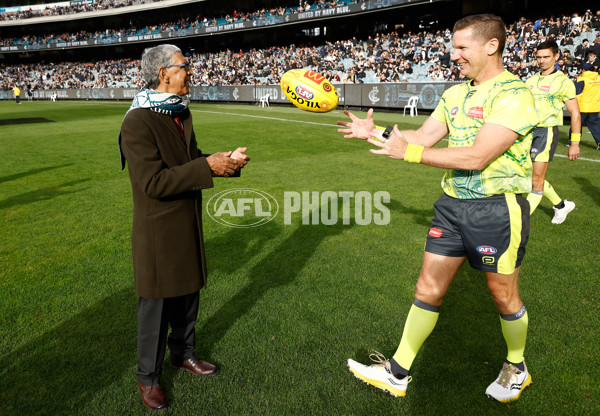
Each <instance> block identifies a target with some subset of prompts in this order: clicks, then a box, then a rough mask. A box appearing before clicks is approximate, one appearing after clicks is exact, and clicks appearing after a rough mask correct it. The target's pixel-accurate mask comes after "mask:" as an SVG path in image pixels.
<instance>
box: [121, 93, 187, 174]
mask: <svg viewBox="0 0 600 416" xmlns="http://www.w3.org/2000/svg"><path fill="white" fill-rule="evenodd" d="M189 104H190V100H189V99H188V98H187V97H180V96H179V95H173V94H169V93H167V92H158V91H154V90H150V89H146V88H142V90H141V91H140V92H139V93H137V95H136V96H135V98H134V99H133V102H132V103H131V107H129V110H127V113H125V117H127V114H129V112H130V111H131V110H135V109H136V108H148V109H150V110H151V111H155V112H157V113H161V114H166V115H169V116H182V115H183V114H185V113H186V112H187V111H188V105H189ZM125 117H124V118H125ZM118 143H119V154H120V156H121V170H123V169H125V156H124V155H123V151H122V150H121V132H120V131H119V140H118Z"/></svg>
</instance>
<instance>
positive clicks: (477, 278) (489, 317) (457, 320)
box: [356, 261, 527, 415]
mask: <svg viewBox="0 0 600 416" xmlns="http://www.w3.org/2000/svg"><path fill="white" fill-rule="evenodd" d="M524 301H525V303H526V302H527V300H526V299H525V300H524ZM410 307H411V304H410V303H407V304H406V305H405V313H406V315H407V314H408V311H409V309H410ZM403 327H404V321H402V322H401V324H400V326H399V327H390V328H383V330H385V331H390V332H392V331H393V332H395V333H398V334H402V330H403ZM399 343H400V337H398V338H397V339H394V340H393V344H391V345H384V346H379V345H378V346H373V348H374V349H375V350H379V351H382V350H383V351H388V354H389V356H390V357H391V356H392V355H393V354H394V352H395V351H396V348H397V346H398V344H399ZM370 352H372V351H370V350H366V349H364V348H361V349H358V350H357V351H356V357H358V361H359V362H362V363H366V364H368V363H369V362H370V360H369V353H370ZM504 358H506V344H505V342H504V338H503V337H502V332H501V328H500V320H499V316H498V312H497V310H496V307H495V305H494V302H493V300H492V298H491V295H490V294H489V291H488V289H487V284H486V278H485V275H484V273H483V272H481V271H478V270H474V269H472V268H471V267H470V266H469V264H468V262H467V261H465V264H463V266H462V268H461V269H460V270H459V272H458V274H457V276H456V278H455V279H454V282H453V283H452V285H451V286H450V289H449V291H448V293H447V294H446V296H445V297H444V301H443V303H442V306H441V310H440V316H439V319H438V322H437V324H436V327H435V329H434V330H433V332H432V334H431V335H430V336H429V338H427V340H426V341H425V343H424V344H423V346H422V347H421V349H420V350H419V353H418V354H417V357H416V359H415V361H414V363H413V365H412V368H411V371H410V374H411V376H412V378H413V380H412V382H411V383H410V384H409V386H408V390H407V396H408V398H409V400H408V401H407V404H408V406H409V407H408V408H407V410H408V409H410V411H407V413H406V414H418V415H425V414H431V415H434V414H436V415H437V414H446V413H448V409H449V408H451V406H455V403H456V397H462V398H463V401H464V403H465V405H466V406H468V410H469V411H470V412H467V414H484V412H487V411H488V410H489V407H488V406H491V407H493V406H494V405H496V403H494V402H492V401H491V400H490V399H488V398H487V397H486V396H485V389H486V388H487V386H488V385H489V384H490V383H491V382H492V381H493V380H494V379H495V378H496V377H497V375H498V372H499V371H500V369H501V366H502V362H503V360H504ZM525 394H526V393H525ZM464 410H465V409H462V410H461V411H464Z"/></svg>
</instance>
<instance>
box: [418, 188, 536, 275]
mask: <svg viewBox="0 0 600 416" xmlns="http://www.w3.org/2000/svg"><path fill="white" fill-rule="evenodd" d="M434 210H435V216H434V218H433V220H432V221H431V228H430V229H429V233H428V235H427V242H426V244H425V251H427V252H429V253H433V254H439V255H442V256H448V257H465V256H466V257H467V259H468V260H469V264H470V265H471V267H473V268H474V269H477V270H481V271H484V272H494V273H502V274H511V273H513V272H514V271H515V269H516V268H517V267H519V266H520V265H521V261H522V260H523V257H524V256H525V245H526V244H527V240H528V239H529V202H527V200H526V199H525V198H523V197H522V196H521V195H515V194H500V195H494V196H491V197H488V198H479V199H457V198H452V197H449V196H448V195H446V194H443V195H442V196H441V197H440V198H439V199H438V200H437V202H436V203H435V204H434Z"/></svg>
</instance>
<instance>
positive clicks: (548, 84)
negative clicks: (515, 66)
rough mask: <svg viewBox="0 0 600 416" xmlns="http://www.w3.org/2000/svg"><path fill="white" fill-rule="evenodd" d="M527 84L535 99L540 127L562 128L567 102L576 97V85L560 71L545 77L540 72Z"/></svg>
mask: <svg viewBox="0 0 600 416" xmlns="http://www.w3.org/2000/svg"><path fill="white" fill-rule="evenodd" d="M525 83H526V84H527V86H528V87H529V89H530V90H531V92H532V93H533V98H534V99H535V109H536V110H537V113H538V116H539V118H540V123H539V124H538V127H554V126H562V125H563V107H564V106H565V102H566V101H568V100H570V99H572V98H575V97H576V94H575V83H573V81H571V80H570V79H569V78H568V77H567V76H566V75H565V74H564V73H563V72H562V71H558V70H555V71H554V72H553V73H551V74H550V75H546V76H545V77H543V76H542V75H541V73H540V72H538V73H537V74H535V75H534V76H532V77H531V78H529V79H528V80H527V81H525Z"/></svg>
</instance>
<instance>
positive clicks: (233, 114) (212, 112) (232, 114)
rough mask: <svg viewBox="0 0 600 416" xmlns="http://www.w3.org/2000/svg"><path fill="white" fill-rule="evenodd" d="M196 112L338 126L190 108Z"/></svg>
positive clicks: (320, 124)
mask: <svg viewBox="0 0 600 416" xmlns="http://www.w3.org/2000/svg"><path fill="white" fill-rule="evenodd" d="M190 111H193V112H195V113H210V114H226V115H228V116H241V117H253V118H263V119H266V120H277V121H287V122H289V123H304V124H315V125H317V126H328V127H332V126H336V127H337V124H325V123H315V122H314V121H303V120H290V119H287V118H277V117H266V116H254V115H251V114H236V113H223V112H221V111H205V110H190Z"/></svg>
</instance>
